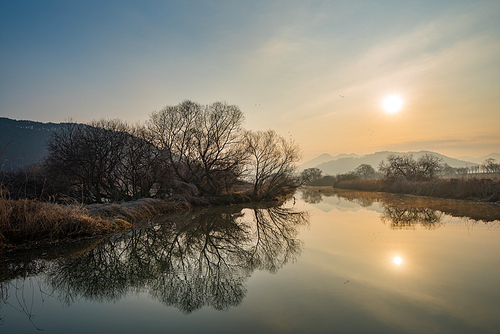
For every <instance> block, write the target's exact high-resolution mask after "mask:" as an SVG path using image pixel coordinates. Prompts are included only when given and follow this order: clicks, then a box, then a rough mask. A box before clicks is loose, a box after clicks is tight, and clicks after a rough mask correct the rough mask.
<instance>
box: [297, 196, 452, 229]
mask: <svg viewBox="0 0 500 334" xmlns="http://www.w3.org/2000/svg"><path fill="white" fill-rule="evenodd" d="M322 196H326V197H329V196H335V197H337V198H339V199H340V198H342V199H344V200H347V201H349V202H352V203H356V204H358V205H360V206H361V207H365V208H366V207H370V206H372V205H373V204H374V203H379V204H380V206H381V207H382V209H383V210H384V212H383V213H382V215H381V220H382V222H384V224H385V223H388V224H389V227H390V228H392V229H414V228H415V226H416V225H421V226H422V227H424V228H426V229H436V228H438V227H440V226H442V225H443V223H442V222H441V220H442V218H443V216H444V213H443V212H442V211H439V210H434V209H432V208H429V207H428V206H427V205H431V204H432V202H430V201H429V200H428V199H422V198H412V197H406V198H405V200H404V201H403V200H402V197H401V196H395V195H390V194H382V193H371V192H360V191H351V190H341V189H334V188H329V189H325V188H324V187H323V188H321V189H315V188H303V189H302V198H303V200H304V201H305V202H307V203H310V204H316V203H318V198H319V201H321V199H322ZM426 201H429V202H426Z"/></svg>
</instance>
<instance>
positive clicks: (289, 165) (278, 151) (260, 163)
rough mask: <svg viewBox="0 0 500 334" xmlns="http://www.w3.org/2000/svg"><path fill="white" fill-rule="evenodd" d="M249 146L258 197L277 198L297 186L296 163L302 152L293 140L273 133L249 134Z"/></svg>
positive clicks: (255, 191)
mask: <svg viewBox="0 0 500 334" xmlns="http://www.w3.org/2000/svg"><path fill="white" fill-rule="evenodd" d="M245 145H246V147H247V151H248V153H249V155H250V162H249V165H250V172H251V175H252V176H251V179H252V183H253V194H254V195H255V196H263V197H274V196H276V195H279V193H280V192H281V191H283V190H285V189H287V188H288V187H294V186H296V185H297V180H295V178H294V171H295V163H296V162H297V161H299V159H300V150H299V147H298V145H297V144H295V142H294V141H293V140H286V139H285V138H283V137H281V136H280V135H278V134H277V133H276V132H275V131H273V130H267V131H264V132H262V131H257V132H252V131H248V132H246V134H245Z"/></svg>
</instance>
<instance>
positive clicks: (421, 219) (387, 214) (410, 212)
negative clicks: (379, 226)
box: [381, 204, 443, 230]
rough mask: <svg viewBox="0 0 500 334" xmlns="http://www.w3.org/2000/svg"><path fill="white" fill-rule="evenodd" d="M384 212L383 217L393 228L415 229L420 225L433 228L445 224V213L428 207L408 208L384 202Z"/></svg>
mask: <svg viewBox="0 0 500 334" xmlns="http://www.w3.org/2000/svg"><path fill="white" fill-rule="evenodd" d="M383 207H384V213H383V214H382V215H381V219H382V221H383V222H384V223H387V224H388V225H389V227H390V228H391V229H414V228H415V226H416V225H420V226H422V227H424V228H426V229H429V230H432V229H436V228H438V227H440V226H442V225H443V223H442V222H441V219H442V218H443V213H442V212H440V211H435V210H431V209H428V208H423V209H419V208H406V207H398V206H396V205H392V206H391V205H388V204H383Z"/></svg>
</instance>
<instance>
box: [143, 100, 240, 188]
mask: <svg viewBox="0 0 500 334" xmlns="http://www.w3.org/2000/svg"><path fill="white" fill-rule="evenodd" d="M243 120H244V117H243V113H242V112H241V110H240V109H239V108H238V107H237V106H235V105H229V104H227V103H225V102H215V103H212V104H210V105H200V104H198V103H195V102H192V101H184V102H182V103H180V104H179V105H177V106H167V107H165V108H163V109H162V110H160V111H158V112H153V113H152V114H151V118H150V121H149V123H148V128H149V130H150V131H151V132H152V134H153V138H154V142H155V144H156V145H158V146H159V147H161V148H162V149H163V150H164V152H165V155H166V157H167V159H168V161H169V163H170V165H171V166H172V168H173V170H174V171H175V174H176V175H177V177H178V178H179V179H180V180H182V181H184V182H187V183H193V184H195V185H196V186H197V187H198V188H199V189H200V190H201V191H202V192H204V193H211V194H219V193H221V192H222V191H223V190H224V188H228V187H229V186H230V185H231V184H232V182H234V181H235V180H236V178H237V177H238V176H240V175H241V173H242V172H243V166H244V162H245V150H244V148H243V146H242V145H241V138H242V136H241V130H242V129H241V124H242V122H243Z"/></svg>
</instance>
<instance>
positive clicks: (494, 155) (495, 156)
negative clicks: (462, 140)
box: [458, 153, 500, 164]
mask: <svg viewBox="0 0 500 334" xmlns="http://www.w3.org/2000/svg"><path fill="white" fill-rule="evenodd" d="M489 158H493V159H495V160H496V161H499V162H500V153H490V154H488V155H485V156H483V157H479V158H471V157H467V156H464V157H458V159H460V160H465V161H470V162H475V163H478V164H482V163H483V162H484V160H486V159H489Z"/></svg>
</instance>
